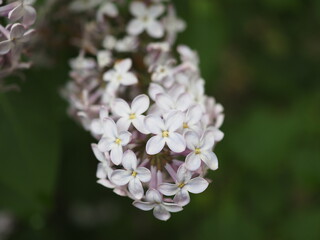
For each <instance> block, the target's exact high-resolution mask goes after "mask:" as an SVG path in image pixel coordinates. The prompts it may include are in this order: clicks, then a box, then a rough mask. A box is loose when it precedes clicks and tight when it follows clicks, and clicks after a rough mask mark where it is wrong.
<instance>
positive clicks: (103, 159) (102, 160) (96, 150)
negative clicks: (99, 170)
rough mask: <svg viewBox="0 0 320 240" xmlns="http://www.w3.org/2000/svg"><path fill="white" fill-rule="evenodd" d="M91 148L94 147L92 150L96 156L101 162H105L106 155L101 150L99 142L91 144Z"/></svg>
mask: <svg viewBox="0 0 320 240" xmlns="http://www.w3.org/2000/svg"><path fill="white" fill-rule="evenodd" d="M91 148H92V151H93V153H94V155H95V157H96V158H97V159H98V160H99V161H100V162H104V161H105V157H104V155H103V153H102V152H100V151H99V149H98V145H97V144H91Z"/></svg>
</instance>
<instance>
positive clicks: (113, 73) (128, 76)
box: [103, 58, 138, 88]
mask: <svg viewBox="0 0 320 240" xmlns="http://www.w3.org/2000/svg"><path fill="white" fill-rule="evenodd" d="M131 66H132V60H131V59H130V58H127V59H124V60H121V61H118V62H116V64H115V65H114V69H112V70H110V71H108V72H106V73H104V75H103V80H104V81H107V82H110V84H111V85H112V87H114V88H118V87H119V85H120V84H122V85H125V86H128V85H133V84H136V83H137V82H138V79H137V77H136V76H135V75H134V74H133V73H132V72H129V69H130V68H131Z"/></svg>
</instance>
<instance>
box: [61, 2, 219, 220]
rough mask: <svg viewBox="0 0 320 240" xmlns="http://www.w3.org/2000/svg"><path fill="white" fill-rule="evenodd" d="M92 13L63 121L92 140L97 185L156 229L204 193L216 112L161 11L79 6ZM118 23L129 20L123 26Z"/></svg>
mask: <svg viewBox="0 0 320 240" xmlns="http://www.w3.org/2000/svg"><path fill="white" fill-rule="evenodd" d="M70 7H71V9H73V10H74V11H76V12H81V11H88V9H91V10H92V11H91V12H94V13H95V16H94V17H95V21H94V22H93V21H89V22H88V24H87V25H86V26H85V29H84V33H83V37H82V39H81V41H79V42H81V49H80V53H79V56H78V57H77V58H75V59H73V60H71V61H70V65H71V68H72V69H71V72H70V77H71V78H72V80H71V81H70V82H69V83H68V85H67V86H66V88H65V89H64V96H65V97H66V98H67V99H68V101H69V103H70V107H69V113H70V114H71V115H72V116H73V117H74V118H75V119H77V120H78V121H79V122H81V124H82V125H83V127H84V128H85V129H86V130H88V131H90V132H91V133H92V135H93V136H94V137H95V138H96V139H97V143H96V144H92V149H93V152H94V154H95V156H96V158H97V159H98V160H99V164H98V170H97V178H98V183H100V184H102V185H103V186H105V187H107V188H111V189H113V191H114V192H115V193H117V194H119V195H121V196H128V197H129V198H131V199H133V200H134V202H133V205H134V206H135V207H137V208H139V209H141V210H145V211H148V210H153V214H154V216H155V217H156V218H158V219H160V220H168V219H169V218H170V212H178V211H181V210H182V209H183V207H184V206H186V205H187V204H188V203H189V202H190V195H189V193H193V194H198V193H201V192H203V191H204V190H205V189H206V188H207V187H208V184H209V182H210V180H208V179H206V178H205V175H206V173H207V170H208V169H211V170H216V169H217V168H218V159H217V156H216V155H215V154H214V152H213V149H214V147H215V145H216V144H217V142H219V141H221V140H222V139H223V137H224V134H223V132H221V130H220V129H219V128H220V127H221V125H222V123H223V120H224V113H223V107H222V106H221V105H220V104H218V103H216V101H215V99H214V98H212V97H208V96H206V95H205V92H204V84H205V82H204V80H203V79H202V78H201V75H200V70H199V58H198V55H197V53H196V52H195V51H193V50H191V49H190V48H189V47H187V46H185V45H179V46H176V44H175V40H176V36H177V34H178V33H179V32H181V31H183V30H184V28H185V23H184V21H182V20H181V19H179V18H177V16H176V13H175V9H174V7H173V6H172V5H171V4H170V3H168V1H159V0H158V1H156V0H153V1H150V0H144V1H132V2H131V3H130V4H129V5H128V3H127V1H111V0H109V1H102V0H96V1H84V0H77V1H74V2H73V3H72V4H71V5H70ZM124 16H129V18H128V17H124Z"/></svg>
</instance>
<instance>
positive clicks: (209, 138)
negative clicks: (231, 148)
mask: <svg viewBox="0 0 320 240" xmlns="http://www.w3.org/2000/svg"><path fill="white" fill-rule="evenodd" d="M201 143H202V144H201V149H205V150H212V148H213V146H214V143H215V138H214V132H213V131H210V130H209V131H206V132H205V133H204V134H203V136H202V138H201Z"/></svg>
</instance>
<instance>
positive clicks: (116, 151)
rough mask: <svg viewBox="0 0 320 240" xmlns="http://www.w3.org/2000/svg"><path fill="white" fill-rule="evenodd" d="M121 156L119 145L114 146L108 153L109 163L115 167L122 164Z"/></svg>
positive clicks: (121, 151)
mask: <svg viewBox="0 0 320 240" xmlns="http://www.w3.org/2000/svg"><path fill="white" fill-rule="evenodd" d="M122 156H123V150H122V147H121V146H119V145H115V147H114V148H112V149H111V152H110V158H111V161H112V162H113V163H114V164H115V165H119V164H120V163H121V162H122Z"/></svg>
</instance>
